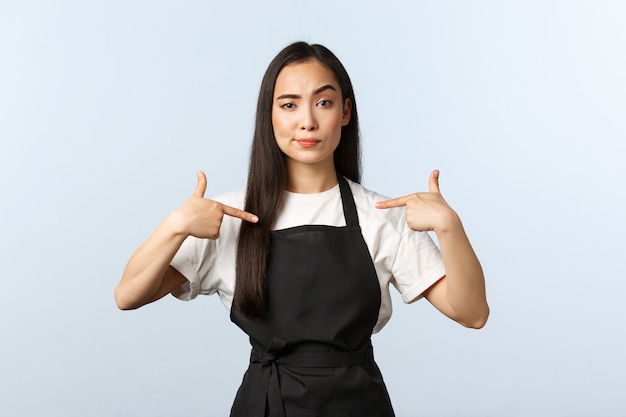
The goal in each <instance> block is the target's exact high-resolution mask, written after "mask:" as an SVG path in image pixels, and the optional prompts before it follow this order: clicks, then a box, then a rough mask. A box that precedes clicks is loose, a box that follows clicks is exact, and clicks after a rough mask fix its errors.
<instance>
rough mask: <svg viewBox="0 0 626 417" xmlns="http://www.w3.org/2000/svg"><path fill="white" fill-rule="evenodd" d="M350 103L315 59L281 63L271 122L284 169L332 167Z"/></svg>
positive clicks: (330, 74) (327, 70) (326, 69)
mask: <svg viewBox="0 0 626 417" xmlns="http://www.w3.org/2000/svg"><path fill="white" fill-rule="evenodd" d="M351 109H352V103H351V101H350V99H346V100H345V102H343V100H342V98H341V88H340V87H339V83H338V82H337V80H336V78H335V75H334V73H333V72H332V71H331V70H330V69H328V68H327V67H326V66H324V65H323V64H321V63H320V62H319V61H316V60H310V61H305V62H296V63H293V64H290V65H287V66H285V67H284V68H283V69H282V70H281V71H280V73H279V74H278V78H277V79H276V85H275V87H274V103H273V105H272V124H273V127H274V136H275V137H276V143H277V144H278V147H279V148H280V150H281V151H282V152H283V153H284V154H285V155H286V156H287V167H288V169H294V168H296V167H298V166H303V165H306V166H308V167H313V166H316V167H317V166H319V167H320V168H324V169H325V168H333V169H334V160H333V153H334V152H335V149H337V145H339V140H340V138H341V127H342V126H345V125H347V124H348V122H349V121H350V111H351Z"/></svg>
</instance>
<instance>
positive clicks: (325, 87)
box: [276, 84, 337, 100]
mask: <svg viewBox="0 0 626 417" xmlns="http://www.w3.org/2000/svg"><path fill="white" fill-rule="evenodd" d="M326 90H333V91H337V89H336V88H335V86H333V85H332V84H326V85H323V86H321V87H320V88H316V89H315V90H314V91H313V95H317V94H319V93H321V92H323V91H326ZM297 98H302V97H301V96H300V95H298V94H290V93H287V94H281V95H280V96H278V97H276V100H283V99H297Z"/></svg>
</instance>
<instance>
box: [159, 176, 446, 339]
mask: <svg viewBox="0 0 626 417" xmlns="http://www.w3.org/2000/svg"><path fill="white" fill-rule="evenodd" d="M348 183H349V184H350V189H351V190H352V194H353V196H354V202H355V204H356V208H357V214H358V216H359V224H360V226H361V233H362V235H363V238H364V239H365V243H366V244H367V247H368V249H369V252H370V255H371V256H372V260H373V262H374V267H375V269H376V273H377V275H378V281H379V282H380V290H381V295H382V299H381V300H382V301H381V305H380V311H379V314H378V322H377V323H376V326H375V327H374V333H377V332H378V331H380V329H382V328H383V326H384V325H385V324H386V323H387V322H388V321H389V318H390V317H391V312H392V309H391V298H390V294H389V284H390V283H391V284H393V285H394V286H395V287H396V289H397V290H398V291H399V292H400V294H401V296H402V299H403V300H404V302H405V303H411V302H413V301H416V300H418V299H419V298H421V296H422V293H423V292H424V291H425V290H426V289H428V288H429V287H430V286H431V285H432V284H434V283H435V282H436V281H438V280H439V279H440V278H441V277H443V276H444V275H445V270H444V267H443V262H442V260H441V255H440V253H439V249H438V248H437V246H436V245H435V243H434V242H433V241H432V239H431V238H430V236H429V235H428V234H427V233H425V232H415V231H413V230H411V229H410V228H409V227H408V226H407V224H406V218H405V214H404V208H393V209H377V208H376V207H375V206H374V205H375V204H376V202H378V201H383V200H387V197H384V196H382V195H380V194H376V193H374V192H372V191H369V190H367V189H365V188H363V187H362V186H361V185H360V184H357V183H355V182H352V181H349V180H348ZM244 199H245V191H244V190H240V191H236V192H230V193H226V194H223V195H221V196H218V197H216V198H215V199H214V200H216V201H219V202H221V203H223V204H227V205H229V206H232V207H237V208H243V207H244ZM309 224H321V225H327V226H345V225H346V221H345V218H344V215H343V206H342V203H341V194H340V191H339V185H337V186H335V187H334V188H332V189H330V190H328V191H325V192H322V193H319V194H295V193H291V192H285V197H284V201H283V204H282V205H281V209H280V211H279V213H278V217H277V220H276V224H275V225H274V227H273V230H281V229H286V228H288V227H295V226H302V225H309ZM240 225H241V220H240V219H237V218H234V217H230V216H224V220H223V222H222V226H221V228H220V236H219V238H218V239H216V240H209V239H198V238H195V237H188V238H187V239H186V240H185V242H184V243H183V245H182V246H181V248H180V249H179V251H178V253H177V254H176V256H175V257H174V259H173V260H172V263H171V265H172V266H173V267H174V268H176V269H177V270H178V271H179V272H180V273H181V274H183V275H184V276H185V278H187V280H188V281H189V282H188V283H186V284H185V285H183V286H182V287H180V288H179V289H177V290H175V291H173V292H172V294H174V295H175V296H176V297H177V298H180V299H181V300H192V299H194V298H196V297H197V296H198V294H215V293H217V294H219V296H220V299H221V300H222V303H223V304H224V305H225V306H226V308H228V309H229V310H230V307H231V305H232V300H233V295H234V291H235V252H236V249H237V236H238V234H239V228H240Z"/></svg>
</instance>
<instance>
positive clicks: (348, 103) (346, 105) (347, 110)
mask: <svg viewBox="0 0 626 417" xmlns="http://www.w3.org/2000/svg"><path fill="white" fill-rule="evenodd" d="M351 114H352V100H350V98H349V97H347V98H346V99H345V100H344V102H343V116H342V117H341V126H345V125H347V124H348V123H350V115H351Z"/></svg>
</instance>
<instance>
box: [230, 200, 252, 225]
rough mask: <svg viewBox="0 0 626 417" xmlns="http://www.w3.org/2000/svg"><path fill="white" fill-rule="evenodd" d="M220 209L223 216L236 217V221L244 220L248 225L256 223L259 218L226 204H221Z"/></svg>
mask: <svg viewBox="0 0 626 417" xmlns="http://www.w3.org/2000/svg"><path fill="white" fill-rule="evenodd" d="M222 208H223V210H224V214H227V215H229V216H231V217H237V218H238V219H241V220H245V221H247V222H250V223H258V221H259V218H258V217H257V216H255V215H254V214H252V213H248V212H247V211H243V210H240V209H238V208H235V207H231V206H227V205H226V204H222Z"/></svg>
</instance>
